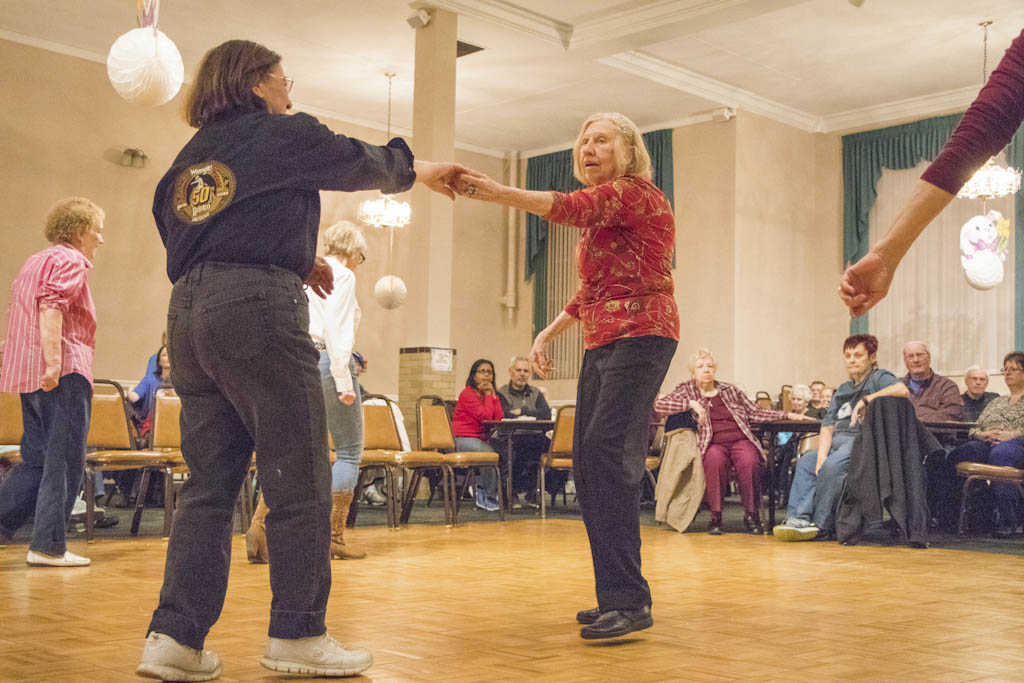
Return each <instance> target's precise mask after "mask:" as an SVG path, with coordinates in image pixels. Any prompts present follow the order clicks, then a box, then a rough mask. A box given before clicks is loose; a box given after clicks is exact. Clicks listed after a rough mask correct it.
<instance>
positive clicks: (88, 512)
mask: <svg viewBox="0 0 1024 683" xmlns="http://www.w3.org/2000/svg"><path fill="white" fill-rule="evenodd" d="M94 383H95V384H98V385H106V386H112V387H113V388H114V389H115V390H116V393H102V392H99V391H97V392H94V393H93V397H92V416H91V418H90V420H89V433H88V435H87V436H86V446H87V447H89V448H95V449H98V450H96V451H93V452H91V453H87V454H86V456H85V481H86V484H87V486H86V495H85V496H84V498H85V539H86V541H87V542H89V543H91V542H92V541H93V537H94V531H95V530H94V523H95V501H94V500H93V496H91V495H89V494H90V493H91V491H92V488H91V487H92V482H93V481H94V480H95V476H96V470H141V471H142V479H141V480H140V481H139V495H138V497H137V498H136V502H135V514H134V515H133V516H132V523H131V535H132V536H136V535H138V533H139V522H140V520H141V519H142V510H143V509H144V508H145V502H146V490H147V489H148V487H149V480H150V476H151V475H152V474H153V473H154V472H157V473H162V474H163V475H164V535H165V536H166V535H169V534H170V530H171V515H172V514H173V513H172V509H173V490H172V476H173V474H172V468H173V467H174V459H173V457H172V456H173V455H174V453H173V452H172V451H169V450H141V449H139V448H138V441H137V437H136V435H135V432H134V429H133V428H132V422H131V416H130V414H129V412H128V404H127V401H126V399H125V393H124V389H123V388H122V387H121V385H120V384H118V383H117V382H114V381H111V380H103V379H97V380H94ZM161 405H166V403H163V404H161V403H160V402H157V404H156V409H155V414H154V416H153V443H154V445H156V444H158V443H162V441H161V437H163V435H164V432H163V431H158V430H161V429H164V430H166V429H167V427H166V423H168V422H172V421H171V420H170V419H169V418H168V417H166V416H164V415H162V414H161V411H160V410H159V408H160V406H161ZM161 422H163V423H164V424H165V426H164V427H161ZM173 423H174V424H173V429H174V430H175V431H176V430H177V429H178V427H177V421H173ZM179 455H180V454H179Z"/></svg>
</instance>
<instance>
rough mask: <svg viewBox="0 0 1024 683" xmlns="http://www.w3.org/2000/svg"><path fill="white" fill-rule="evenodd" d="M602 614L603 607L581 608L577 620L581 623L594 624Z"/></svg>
mask: <svg viewBox="0 0 1024 683" xmlns="http://www.w3.org/2000/svg"><path fill="white" fill-rule="evenodd" d="M600 616H601V608H600V607H595V608H594V609H585V610H580V611H579V612H577V613H576V621H578V622H580V623H581V624H593V623H594V622H595V621H597V620H598V619H599V618H600Z"/></svg>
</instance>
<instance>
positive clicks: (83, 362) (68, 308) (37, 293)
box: [0, 243, 96, 394]
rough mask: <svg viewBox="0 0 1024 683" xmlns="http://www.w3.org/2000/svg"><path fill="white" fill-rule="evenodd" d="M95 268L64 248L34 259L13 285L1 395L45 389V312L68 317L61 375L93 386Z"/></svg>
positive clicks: (0, 377)
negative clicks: (42, 329)
mask: <svg viewBox="0 0 1024 683" xmlns="http://www.w3.org/2000/svg"><path fill="white" fill-rule="evenodd" d="M89 268H92V263H90V262H89V259H87V258H86V257H85V254H83V253H82V252H80V251H79V250H78V249H75V248H74V247H72V246H70V245H68V244H63V243H58V244H54V245H53V246H51V247H49V248H47V249H43V250H42V251H40V252H39V253H37V254H33V255H32V256H29V257H28V260H26V261H25V264H24V265H23V266H22V267H21V270H20V271H18V276H17V277H16V278H14V284H13V285H12V286H11V303H10V307H9V309H8V311H7V346H6V348H5V349H4V361H3V367H2V368H0V391H9V392H18V393H24V394H27V393H31V392H33V391H37V390H39V389H41V388H42V386H43V374H44V373H45V371H46V364H45V361H44V360H43V346H42V339H41V338H40V334H39V308H40V306H42V307H44V308H55V309H57V310H59V311H61V312H62V313H63V314H64V324H63V325H62V328H61V340H60V341H61V369H60V376H61V377H63V376H64V375H69V374H71V373H72V372H77V373H78V374H80V375H82V376H84V377H85V378H86V379H87V380H89V383H90V384H91V383H92V357H93V350H94V349H95V348H96V308H95V306H93V303H92V294H91V293H90V292H89V281H88V274H89Z"/></svg>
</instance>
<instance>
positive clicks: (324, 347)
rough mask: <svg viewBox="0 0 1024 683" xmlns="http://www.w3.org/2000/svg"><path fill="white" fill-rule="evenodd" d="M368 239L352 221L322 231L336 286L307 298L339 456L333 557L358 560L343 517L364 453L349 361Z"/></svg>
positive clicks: (260, 551) (258, 530)
mask: <svg viewBox="0 0 1024 683" xmlns="http://www.w3.org/2000/svg"><path fill="white" fill-rule="evenodd" d="M365 252H366V239H365V238H364V237H363V234H362V233H361V232H360V231H359V228H358V227H357V226H356V225H355V224H353V223H351V222H350V221H344V220H343V221H339V222H337V223H335V224H334V225H332V226H331V227H329V228H327V230H326V231H324V255H325V257H326V260H327V263H328V264H330V266H331V272H332V274H333V277H334V290H333V291H332V292H331V293H330V294H329V295H328V296H327V297H326V298H324V299H321V298H320V297H318V296H311V297H308V299H309V335H310V336H311V337H312V338H313V345H314V346H316V348H317V349H318V350H319V351H320V382H321V386H322V387H323V392H324V403H325V404H326V407H327V428H328V430H329V431H330V433H331V439H332V440H333V441H334V449H335V453H336V454H337V456H338V459H337V461H335V463H334V465H333V467H332V470H331V498H332V507H331V557H333V558H339V559H343V560H360V559H362V558H364V557H366V553H363V552H360V551H358V550H356V549H354V548H353V547H352V546H351V545H346V543H345V535H344V534H345V520H346V519H347V518H348V510H349V506H350V505H351V504H352V494H353V491H354V490H355V487H356V480H357V479H358V477H359V461H360V460H362V457H363V415H362V404H361V402H360V396H359V383H358V380H357V379H356V374H355V365H354V363H353V360H352V347H353V345H354V342H355V334H356V329H357V328H358V327H359V317H360V309H359V302H358V301H357V300H356V276H355V272H354V271H355V269H356V268H357V267H358V266H359V265H360V264H361V263H362V262H363V261H365V260H366V255H365ZM266 513H267V507H266V505H265V504H264V503H263V500H262V499H261V500H260V504H259V507H258V508H257V509H256V514H255V515H253V522H252V525H251V526H250V527H249V533H248V534H247V535H246V536H247V541H248V543H247V547H248V551H249V560H250V561H251V562H260V561H265V560H264V558H266V556H267V551H266V536H265V534H264V532H263V528H264V525H263V518H264V517H265V516H266Z"/></svg>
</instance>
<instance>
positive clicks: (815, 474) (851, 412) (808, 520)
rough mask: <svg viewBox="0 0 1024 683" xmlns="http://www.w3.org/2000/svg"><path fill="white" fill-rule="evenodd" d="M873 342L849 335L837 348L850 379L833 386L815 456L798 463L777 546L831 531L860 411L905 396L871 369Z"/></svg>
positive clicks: (891, 379)
mask: <svg viewBox="0 0 1024 683" xmlns="http://www.w3.org/2000/svg"><path fill="white" fill-rule="evenodd" d="M877 352H878V340H877V339H876V338H875V337H874V336H872V335H870V334H855V335H853V336H852V337H847V338H846V341H845V342H843V359H844V360H845V362H846V371H847V373H849V375H850V379H849V380H848V381H846V382H844V383H843V384H841V385H840V386H839V389H838V390H837V391H836V393H835V395H834V396H833V397H832V402H831V403H830V404H829V408H828V413H826V414H825V417H824V418H823V419H822V420H821V435H820V437H819V439H818V451H817V452H816V453H815V452H809V453H806V454H804V455H803V456H801V457H800V460H799V461H798V462H797V465H796V473H795V474H794V475H793V484H792V486H790V489H789V507H788V508H787V509H786V520H785V521H784V522H783V523H782V524H779V525H778V526H776V527H775V529H773V530H772V533H773V534H774V535H775V536H776V537H777V538H778V539H779V540H782V541H807V540H810V539H812V538H814V537H815V536H817V535H818V534H819V533H822V532H827V533H831V532H832V531H833V530H834V528H835V508H836V505H837V503H838V502H839V492H840V491H841V490H842V488H843V482H844V481H845V480H846V473H847V472H848V471H849V469H850V451H851V449H852V448H853V440H854V437H856V436H857V432H858V431H860V423H861V420H862V419H863V417H864V410H865V407H866V406H867V404H868V403H869V402H871V400H872V399H874V398H877V397H879V396H904V397H906V396H907V395H908V394H909V393H910V392H909V390H908V389H907V387H906V386H905V385H904V384H903V383H901V382H900V381H899V379H898V378H897V377H896V376H895V375H894V374H892V373H891V372H889V371H888V370H883V369H881V368H879V367H877V366H876V362H877V356H876V354H877Z"/></svg>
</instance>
